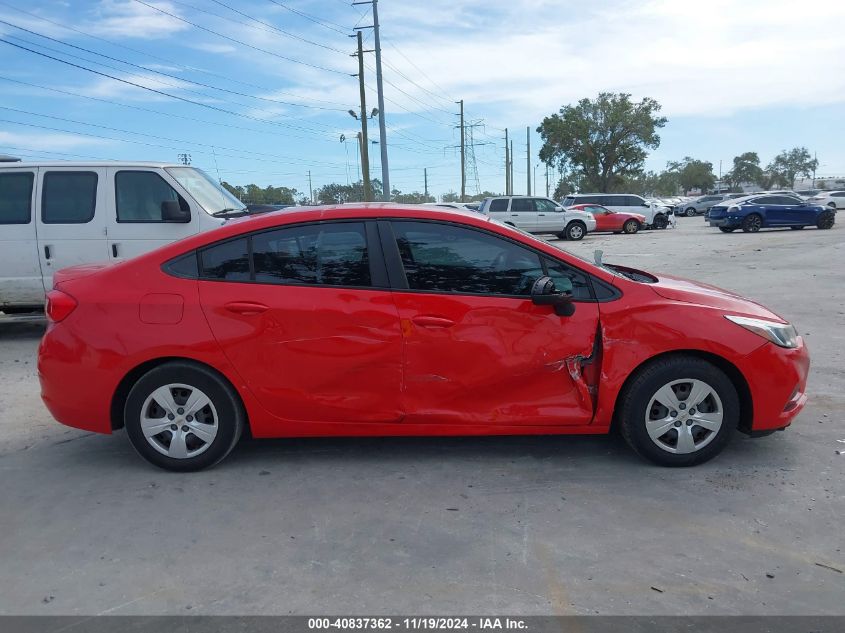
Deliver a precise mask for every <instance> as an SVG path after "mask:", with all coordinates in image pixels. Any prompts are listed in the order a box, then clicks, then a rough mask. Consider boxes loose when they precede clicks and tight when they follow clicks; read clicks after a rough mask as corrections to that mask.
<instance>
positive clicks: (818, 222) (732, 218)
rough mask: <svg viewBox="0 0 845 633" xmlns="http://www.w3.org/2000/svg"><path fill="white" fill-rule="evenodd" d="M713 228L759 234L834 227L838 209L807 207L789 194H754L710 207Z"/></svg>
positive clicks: (707, 217) (724, 231)
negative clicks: (769, 230)
mask: <svg viewBox="0 0 845 633" xmlns="http://www.w3.org/2000/svg"><path fill="white" fill-rule="evenodd" d="M705 217H706V220H707V222H709V224H710V226H717V227H719V230H720V231H722V232H723V233H731V232H732V231H736V230H737V229H742V230H743V231H745V232H746V233H756V232H757V231H759V230H760V229H768V228H778V227H787V226H788V227H789V228H791V229H803V228H804V227H805V226H815V227H817V228H820V229H830V228H833V223H834V221H835V220H836V210H835V209H831V208H829V207H820V206H817V205H812V204H807V202H805V201H804V200H801V199H799V198H795V197H793V196H788V195H785V194H765V193H763V194H760V193H758V194H754V195H751V196H745V197H742V198H734V199H733V200H725V201H724V202H721V203H719V204H718V205H716V206H713V207H710V211H708V213H707V215H706V216H705Z"/></svg>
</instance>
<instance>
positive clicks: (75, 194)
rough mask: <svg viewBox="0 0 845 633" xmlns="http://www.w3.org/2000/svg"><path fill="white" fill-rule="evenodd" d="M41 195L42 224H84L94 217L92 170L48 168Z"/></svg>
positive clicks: (95, 176) (94, 179)
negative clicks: (53, 169) (57, 169)
mask: <svg viewBox="0 0 845 633" xmlns="http://www.w3.org/2000/svg"><path fill="white" fill-rule="evenodd" d="M43 189H44V191H43V192H42V194H41V220H42V221H43V222H44V224H86V223H87V222H90V221H91V220H92V219H94V207H95V205H96V201H97V174H96V173H95V172H93V171H48V172H47V173H46V174H44V183H43Z"/></svg>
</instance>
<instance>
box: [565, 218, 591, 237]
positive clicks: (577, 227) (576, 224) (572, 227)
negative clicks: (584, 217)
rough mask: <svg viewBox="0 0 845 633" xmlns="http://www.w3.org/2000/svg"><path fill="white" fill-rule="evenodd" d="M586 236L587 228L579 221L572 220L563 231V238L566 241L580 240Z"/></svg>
mask: <svg viewBox="0 0 845 633" xmlns="http://www.w3.org/2000/svg"><path fill="white" fill-rule="evenodd" d="M586 234H587V226H586V225H585V224H584V223H583V222H581V221H579V220H573V221H572V222H570V223H569V224H567V225H566V228H565V229H564V230H563V235H564V238H565V239H567V240H575V241H577V240H582V239H584V236H585V235H586Z"/></svg>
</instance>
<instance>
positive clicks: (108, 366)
mask: <svg viewBox="0 0 845 633" xmlns="http://www.w3.org/2000/svg"><path fill="white" fill-rule="evenodd" d="M54 283H55V286H54V289H53V290H51V291H50V292H49V293H48V295H47V297H48V303H47V317H48V319H49V320H50V323H49V325H48V328H47V331H46V333H45V335H44V338H43V340H42V341H41V346H40V348H39V353H38V373H39V378H40V380H41V390H42V398H43V400H44V402H45V404H46V405H47V408H48V409H49V410H50V412H51V413H52V414H53V416H54V417H55V418H56V419H57V420H59V421H60V422H62V423H63V424H67V425H69V426H73V427H77V428H80V429H85V430H88V431H95V432H98V433H112V432H113V431H115V430H117V429H120V428H125V429H126V433H127V435H128V437H129V439H130V441H131V442H132V445H133V446H134V448H135V449H136V450H137V451H138V453H140V454H141V455H142V456H143V457H144V458H145V459H147V460H148V461H150V462H152V463H153V464H156V465H158V466H160V467H163V468H168V469H171V470H179V471H186V470H197V469H200V468H204V467H207V466H212V465H214V464H215V463H217V462H219V461H220V460H221V459H223V458H224V457H225V456H226V455H227V454H228V453H229V452H230V451H231V450H232V449H233V448H234V446H235V445H236V444H237V442H238V439H239V438H240V436H241V434H242V433H245V432H249V433H250V434H251V435H252V436H253V437H297V436H299V437H302V436H329V435H346V436H351V435H519V434H536V435H545V434H564V433H607V432H608V431H609V430H610V428H611V425H616V426H618V427H619V429H620V430H621V432H622V434H623V436H624V437H625V438H626V440H627V441H628V442H629V443H630V444H631V446H632V447H633V448H634V449H635V450H636V451H637V452H638V453H640V454H641V455H643V456H645V457H647V458H649V459H651V460H653V461H655V462H657V463H659V464H663V465H668V466H690V465H692V464H696V463H700V462H703V461H705V460H707V459H710V458H711V457H713V456H715V455H716V454H717V453H719V451H721V450H722V448H724V447H725V445H726V444H727V443H728V441H729V440H730V439H731V437H732V436H733V435H734V432H735V430H736V429H740V430H742V431H745V432H746V433H750V434H765V433H770V432H772V431H774V430H776V429H781V428H784V427H786V426H788V425H789V424H790V422H791V421H792V419H793V418H794V417H795V416H796V415H797V414H798V412H799V411H800V410H801V409H802V407H803V406H804V403H805V402H806V400H807V396H806V395H805V393H804V391H805V385H806V381H807V372H808V368H809V356H808V354H807V349H806V347H805V346H804V342H803V340H802V338H801V337H800V336H799V335H798V333H797V332H796V330H795V328H794V327H793V326H792V325H790V324H789V323H787V322H786V321H785V320H783V319H782V318H781V317H779V316H778V315H776V314H774V313H773V312H770V311H769V310H767V309H766V308H764V307H763V306H761V305H759V304H757V303H754V302H752V301H749V300H746V299H743V298H742V297H740V296H738V295H736V294H733V293H731V292H728V291H725V290H719V289H717V288H713V287H711V286H705V285H700V284H696V283H693V282H691V281H684V280H682V279H678V278H675V277H671V276H661V277H657V276H655V275H652V274H649V273H646V272H643V271H639V270H635V269H632V268H628V267H625V266H617V265H610V264H604V265H593V264H591V263H588V262H586V261H584V260H582V259H579V258H578V257H575V256H574V255H571V254H569V253H567V252H565V251H562V250H560V249H558V248H556V247H554V246H553V245H551V244H549V243H547V242H545V241H543V240H540V239H537V238H534V237H532V236H531V235H528V234H526V233H523V232H522V231H519V230H517V229H515V228H513V227H510V226H507V225H505V224H502V223H499V222H497V221H495V220H491V219H490V218H489V217H487V216H482V215H479V214H478V213H472V212H461V211H457V210H455V211H451V210H448V209H427V208H425V207H422V206H401V205H396V204H386V203H382V204H370V205H360V204H356V205H342V206H338V207H311V208H305V209H304V210H299V209H296V210H287V211H283V212H273V213H267V214H262V215H258V216H253V217H250V218H245V219H242V220H236V221H232V222H228V223H226V224H225V225H224V226H222V227H220V228H219V229H215V230H213V231H208V232H205V233H202V234H200V235H197V236H194V237H190V238H187V239H185V240H182V241H180V242H175V243H173V244H170V245H168V246H164V247H162V248H160V249H158V250H156V251H152V252H150V253H147V254H144V255H141V256H139V257H136V258H134V259H130V260H127V261H124V262H121V263H118V264H112V265H90V266H77V267H73V268H68V269H64V270H62V271H59V272H58V273H57V274H56V276H55V279H54Z"/></svg>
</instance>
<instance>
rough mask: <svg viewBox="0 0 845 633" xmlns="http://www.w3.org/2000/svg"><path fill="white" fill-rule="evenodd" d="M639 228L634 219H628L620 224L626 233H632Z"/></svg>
mask: <svg viewBox="0 0 845 633" xmlns="http://www.w3.org/2000/svg"><path fill="white" fill-rule="evenodd" d="M639 230H640V223H639V222H637V221H636V220H628V221H627V222H625V224H623V225H622V231H623V232H624V233H627V234H628V235H633V234H634V233H636V232H637V231H639Z"/></svg>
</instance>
